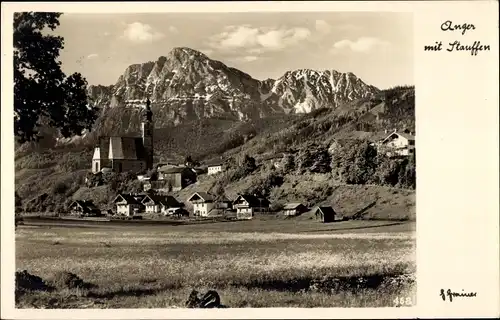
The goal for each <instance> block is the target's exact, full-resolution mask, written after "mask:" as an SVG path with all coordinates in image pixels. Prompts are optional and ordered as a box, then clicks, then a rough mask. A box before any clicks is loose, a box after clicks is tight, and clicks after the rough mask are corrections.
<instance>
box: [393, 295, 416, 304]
mask: <svg viewBox="0 0 500 320" xmlns="http://www.w3.org/2000/svg"><path fill="white" fill-rule="evenodd" d="M394 304H395V305H396V306H412V305H413V301H412V299H411V297H396V298H395V299H394Z"/></svg>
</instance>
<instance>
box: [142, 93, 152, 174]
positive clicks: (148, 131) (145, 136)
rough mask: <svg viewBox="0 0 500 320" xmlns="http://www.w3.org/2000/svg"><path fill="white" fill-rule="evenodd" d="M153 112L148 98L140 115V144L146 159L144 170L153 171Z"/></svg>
mask: <svg viewBox="0 0 500 320" xmlns="http://www.w3.org/2000/svg"><path fill="white" fill-rule="evenodd" d="M153 129H154V124H153V111H152V110H151V101H150V100H149V97H148V98H147V100H146V107H145V110H144V112H143V115H142V126H141V131H142V142H143V145H144V152H145V158H146V168H147V169H148V170H151V169H153V150H154V149H153Z"/></svg>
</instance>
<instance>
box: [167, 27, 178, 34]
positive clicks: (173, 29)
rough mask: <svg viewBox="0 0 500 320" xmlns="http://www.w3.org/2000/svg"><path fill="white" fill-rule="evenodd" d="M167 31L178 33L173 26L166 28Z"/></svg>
mask: <svg viewBox="0 0 500 320" xmlns="http://www.w3.org/2000/svg"><path fill="white" fill-rule="evenodd" d="M168 31H170V32H171V33H179V29H177V28H176V27H174V26H170V27H168Z"/></svg>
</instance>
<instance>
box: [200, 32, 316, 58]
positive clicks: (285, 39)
mask: <svg viewBox="0 0 500 320" xmlns="http://www.w3.org/2000/svg"><path fill="white" fill-rule="evenodd" d="M310 35H311V31H309V29H306V28H254V27H252V26H250V25H240V26H227V27H226V28H225V29H224V31H223V32H222V33H220V34H217V35H214V36H212V37H211V38H210V40H209V46H211V47H212V48H214V49H216V50H235V49H245V50H247V51H248V52H250V53H263V52H265V51H273V50H274V51H275V50H282V49H285V48H287V47H290V46H293V45H296V44H298V43H300V42H301V41H303V40H305V39H307V38H308V37H309V36H310Z"/></svg>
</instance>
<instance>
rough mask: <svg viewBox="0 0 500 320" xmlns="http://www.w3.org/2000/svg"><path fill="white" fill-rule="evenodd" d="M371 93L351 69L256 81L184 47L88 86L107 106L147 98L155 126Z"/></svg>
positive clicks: (295, 108)
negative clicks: (105, 84) (110, 81)
mask: <svg viewBox="0 0 500 320" xmlns="http://www.w3.org/2000/svg"><path fill="white" fill-rule="evenodd" d="M376 92H378V89H377V88H375V87H373V86H370V85H367V84H366V83H364V82H363V81H362V80H361V79H359V78H357V77H356V76H355V75H354V74H352V73H340V72H337V71H335V70H325V71H317V70H311V69H297V70H293V71H287V72H285V74H284V75H283V76H282V77H280V78H278V79H277V80H273V79H267V80H264V81H259V80H257V79H254V78H253V77H252V76H250V75H249V74H247V73H245V72H242V71H240V70H238V69H236V68H233V67H230V66H227V65H226V64H224V63H222V62H220V61H217V60H212V59H210V58H209V57H207V56H206V55H205V54H204V53H202V52H199V51H197V50H194V49H191V48H186V47H176V48H173V49H172V50H171V51H170V52H168V53H167V55H166V56H160V57H158V59H157V60H156V61H149V62H145V63H140V64H133V65H130V66H129V67H127V68H126V70H125V72H124V73H123V74H122V75H121V76H120V77H119V78H118V80H117V82H116V84H115V85H114V86H112V87H110V88H106V89H103V88H100V87H98V86H94V87H92V86H91V87H90V88H89V94H90V96H91V98H92V99H93V100H92V99H91V100H92V101H94V103H96V104H99V105H100V106H110V107H113V108H115V107H118V108H142V107H143V105H144V101H145V99H146V98H147V97H149V98H150V100H151V102H152V106H153V112H154V113H155V119H156V122H157V125H158V126H161V125H163V124H166V123H174V124H176V123H180V122H182V121H185V120H194V119H201V118H213V117H218V118H220V117H223V118H228V119H234V120H247V119H251V118H259V117H266V116H269V115H272V114H276V113H305V112H310V111H312V110H314V109H317V108H323V107H330V108H335V107H337V106H338V105H339V104H341V103H344V102H348V101H351V100H354V99H358V98H363V97H367V96H369V95H372V94H374V93H376Z"/></svg>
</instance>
